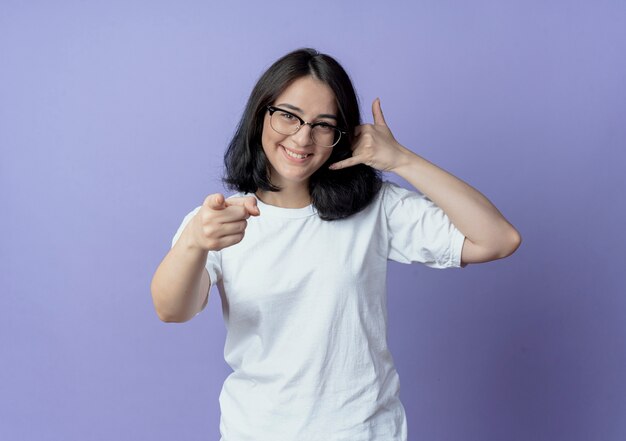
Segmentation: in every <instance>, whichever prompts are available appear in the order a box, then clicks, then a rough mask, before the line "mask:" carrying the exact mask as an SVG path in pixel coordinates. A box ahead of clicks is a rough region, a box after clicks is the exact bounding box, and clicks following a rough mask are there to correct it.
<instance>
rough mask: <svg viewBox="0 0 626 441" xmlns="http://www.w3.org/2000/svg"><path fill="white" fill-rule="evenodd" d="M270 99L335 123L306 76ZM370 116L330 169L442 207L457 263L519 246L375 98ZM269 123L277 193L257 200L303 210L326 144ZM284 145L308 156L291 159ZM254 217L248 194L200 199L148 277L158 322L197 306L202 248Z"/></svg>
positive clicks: (241, 229) (331, 106)
mask: <svg viewBox="0 0 626 441" xmlns="http://www.w3.org/2000/svg"><path fill="white" fill-rule="evenodd" d="M274 104H275V105H276V106H278V107H280V106H281V105H283V107H284V105H288V106H291V108H289V110H290V111H292V112H293V113H295V114H297V115H298V116H300V117H301V118H302V119H303V120H305V121H308V122H316V121H321V120H324V121H327V122H329V123H331V124H333V123H335V121H333V120H332V119H330V118H328V117H323V118H322V117H320V115H324V114H326V115H335V114H336V112H337V108H336V102H335V96H334V94H333V92H332V90H331V89H330V88H329V87H328V86H327V85H325V84H324V83H322V82H320V81H319V80H316V79H315V78H313V77H310V76H309V77H303V78H300V79H298V80H296V81H294V82H293V83H292V84H291V85H290V86H289V87H288V88H287V89H285V91H284V92H283V93H282V94H281V95H280V96H279V97H278V98H277V100H276V103H274ZM294 107H295V108H298V109H300V110H297V111H296V110H294V109H293V108H294ZM372 116H373V120H374V122H373V124H363V125H361V126H359V127H357V128H356V129H355V135H356V140H355V142H354V144H353V146H352V150H353V152H352V157H351V158H349V159H346V160H343V161H340V162H337V163H335V164H332V165H331V166H330V168H331V169H333V170H338V169H341V168H345V167H352V166H354V165H356V164H367V165H369V166H370V167H373V168H375V169H378V170H382V171H386V172H390V173H395V174H397V175H398V176H400V177H402V178H404V179H405V180H406V181H408V182H409V183H410V184H411V185H413V187H415V189H416V190H418V191H419V192H421V193H422V194H424V195H426V196H427V197H428V198H429V199H431V200H432V201H433V202H434V203H435V204H437V205H438V206H439V207H440V208H441V209H443V211H444V212H445V213H446V214H447V215H448V217H449V218H450V220H451V221H452V222H453V223H454V225H455V226H456V227H457V228H458V229H459V230H460V231H461V232H462V233H463V234H464V235H465V241H464V244H463V250H462V254H461V264H462V265H463V266H465V265H467V264H468V263H479V262H488V261H491V260H495V259H500V258H503V257H506V256H508V255H510V254H512V253H513V252H514V251H515V250H516V249H517V248H518V247H519V245H520V243H521V237H520V235H519V233H518V232H517V230H516V229H515V228H514V227H513V226H512V225H511V224H510V223H509V222H508V221H507V220H506V219H505V218H504V216H502V214H501V213H500V212H499V211H498V209H497V208H496V207H495V206H494V205H493V204H492V203H491V202H490V201H489V200H488V199H487V198H486V197H485V196H483V195H482V194H481V193H480V192H478V191H477V190H476V189H474V188H473V187H471V186H470V185H468V184H467V183H465V182H463V181H462V180H460V179H459V178H457V177H455V176H453V175H452V174H450V173H448V172H446V171H445V170H443V169H441V168H439V167H437V166H436V165H434V164H432V163H430V162H429V161H427V160H426V159H424V158H422V157H421V156H419V155H417V154H416V153H414V152H412V151H411V150H409V149H408V148H406V147H404V146H403V145H401V144H400V143H399V142H398V141H397V140H396V139H395V138H394V136H393V133H392V132H391V129H390V128H389V126H388V125H387V122H386V121H385V118H384V116H383V112H382V109H381V105H380V99H378V98H377V99H376V100H374V102H373V104H372ZM269 121H270V118H269V113H266V115H265V119H264V122H263V134H262V145H263V150H264V152H265V154H266V155H267V157H268V159H269V162H270V179H271V181H272V183H273V184H274V185H278V186H279V187H281V191H279V192H263V191H259V192H257V197H258V198H259V199H260V200H262V201H263V202H265V203H267V204H270V205H275V206H278V207H284V208H301V207H305V206H307V205H309V204H310V203H311V199H310V195H309V190H308V182H309V178H310V177H311V175H312V174H313V173H314V172H315V171H316V170H317V169H318V168H319V167H321V166H323V164H324V163H325V162H326V160H327V159H328V158H329V157H330V154H331V151H332V149H330V148H327V147H321V146H317V145H315V144H313V142H312V140H311V136H310V130H311V129H310V127H309V126H308V125H305V126H303V127H301V128H300V130H299V131H298V132H297V133H295V134H293V135H281V134H279V133H277V132H276V131H274V130H273V129H272V128H271V126H270V123H269ZM287 150H291V151H292V152H295V153H298V154H306V155H307V156H306V158H304V159H299V160H298V159H293V158H291V157H290V156H289V155H288V154H287ZM259 215H260V212H259V208H258V207H257V204H256V199H255V198H254V197H240V198H229V199H225V198H224V196H223V195H222V194H220V193H215V194H211V195H209V196H207V197H206V199H205V200H204V202H203V204H202V206H201V208H200V210H199V211H198V213H197V214H196V215H195V216H194V217H193V218H192V220H191V221H190V222H189V224H188V225H187V226H186V227H185V229H184V230H183V232H182V233H181V236H180V238H179V240H178V242H177V243H176V244H175V245H174V247H173V248H172V249H171V250H170V251H169V252H168V254H167V255H166V256H165V258H164V259H163V261H162V262H161V264H160V265H159V267H158V268H157V271H156V272H155V275H154V277H153V279H152V285H151V291H152V299H153V302H154V306H155V309H156V311H157V314H158V315H159V318H161V320H163V321H166V322H184V321H187V320H189V319H190V318H192V317H193V316H194V315H195V314H196V313H198V312H199V311H200V310H201V309H202V308H204V306H205V305H206V303H207V301H208V291H209V287H210V283H211V281H210V280H209V275H208V273H207V271H206V269H205V268H204V265H205V263H206V259H207V254H208V252H209V251H210V250H221V249H223V248H226V247H229V246H232V245H234V244H236V243H239V242H240V241H241V240H243V237H244V234H245V229H246V226H247V219H249V217H250V216H259Z"/></svg>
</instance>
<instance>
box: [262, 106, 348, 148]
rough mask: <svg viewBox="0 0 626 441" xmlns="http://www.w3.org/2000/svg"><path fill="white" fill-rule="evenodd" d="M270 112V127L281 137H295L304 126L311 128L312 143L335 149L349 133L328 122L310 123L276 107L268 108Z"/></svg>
mask: <svg viewBox="0 0 626 441" xmlns="http://www.w3.org/2000/svg"><path fill="white" fill-rule="evenodd" d="M267 110H268V111H269V112H270V126H272V129H274V130H275V131H276V132H278V133H280V134H281V135H293V134H295V133H296V132H297V131H298V130H300V128H301V127H302V126H305V125H309V126H311V141H313V143H314V144H316V145H319V146H321V147H334V146H336V145H337V143H338V142H339V140H340V139H341V135H345V134H346V133H347V132H344V131H343V130H339V129H338V128H337V127H335V126H333V125H330V124H328V123H326V122H321V121H320V122H316V123H309V122H306V121H304V120H303V119H302V118H300V117H299V116H298V115H294V114H293V113H291V112H288V111H287V110H283V109H279V108H278V107H274V106H267Z"/></svg>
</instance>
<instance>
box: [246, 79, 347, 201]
mask: <svg viewBox="0 0 626 441" xmlns="http://www.w3.org/2000/svg"><path fill="white" fill-rule="evenodd" d="M274 105H275V106H276V107H280V108H284V109H285V110H289V111H291V112H292V113H294V114H296V115H298V116H299V117H300V118H302V119H303V120H305V121H308V122H318V121H325V122H328V123H329V124H333V125H336V124H337V122H336V120H334V119H331V118H328V117H320V115H336V114H337V104H336V100H335V94H334V93H333V91H332V90H331V89H330V87H328V86H327V85H326V84H325V83H322V82H321V81H319V80H316V79H315V78H313V77H311V76H307V77H302V78H299V79H297V80H295V81H294V82H293V83H292V84H291V85H290V86H289V87H287V88H286V89H285V90H284V91H283V93H281V94H280V95H279V96H278V97H277V98H276V102H275V104H274ZM294 108H297V109H301V110H294ZM261 143H262V145H263V151H264V152H265V155H266V156H267V159H268V160H269V163H270V179H271V181H272V184H274V185H277V186H278V187H280V188H281V191H279V192H269V191H268V192H264V191H258V192H257V196H258V197H259V199H261V200H262V201H263V202H265V203H267V204H270V205H275V206H278V207H283V208H302V207H306V206H307V205H309V204H310V203H311V197H310V195H309V178H310V177H311V175H312V174H313V173H315V171H317V169H319V168H320V167H321V166H322V164H324V163H325V162H326V161H327V160H328V158H329V157H330V155H331V153H332V148H328V147H321V146H318V145H315V144H314V143H313V141H312V140H311V127H310V126H308V125H303V126H302V127H300V130H298V131H297V132H296V133H295V134H293V135H282V134H280V133H278V132H276V131H275V130H274V129H272V127H271V126H270V114H269V112H266V114H265V119H264V120H263V134H262V136H261ZM287 150H288V151H291V152H294V153H297V154H302V155H307V157H306V158H305V159H294V158H292V157H290V156H289V155H288V154H287Z"/></svg>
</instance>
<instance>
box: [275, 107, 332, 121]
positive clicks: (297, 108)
mask: <svg viewBox="0 0 626 441" xmlns="http://www.w3.org/2000/svg"><path fill="white" fill-rule="evenodd" d="M276 107H286V108H288V109H291V110H295V111H296V112H300V113H304V110H302V109H301V108H299V107H296V106H292V105H291V104H287V103H281V104H276ZM317 118H330V119H334V120H335V121H337V115H330V114H328V113H321V114H319V115H317Z"/></svg>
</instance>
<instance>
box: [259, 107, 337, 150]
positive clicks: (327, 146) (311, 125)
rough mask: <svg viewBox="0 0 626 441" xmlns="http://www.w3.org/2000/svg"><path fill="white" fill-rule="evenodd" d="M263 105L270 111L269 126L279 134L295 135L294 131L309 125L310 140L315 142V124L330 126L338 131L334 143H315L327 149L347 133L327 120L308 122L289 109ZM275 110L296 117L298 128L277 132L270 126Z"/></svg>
mask: <svg viewBox="0 0 626 441" xmlns="http://www.w3.org/2000/svg"><path fill="white" fill-rule="evenodd" d="M265 107H266V109H267V111H268V112H269V113H270V127H271V128H272V130H274V131H275V132H276V133H280V134H281V135H287V136H291V135H295V134H296V133H298V132H299V131H300V129H301V128H302V127H303V126H306V125H308V126H310V127H311V133H310V134H309V137H310V138H311V141H312V142H313V143H315V140H314V139H313V129H314V128H315V127H316V126H321V125H325V126H328V127H331V128H332V129H334V130H336V131H337V132H339V136H338V137H337V141H335V143H334V144H333V145H320V144H317V145H319V146H320V147H324V148H329V149H331V148H333V147H335V146H336V145H337V144H339V141H341V136H342V135H347V134H348V132H346V131H345V130H341V129H340V128H339V127H337V126H333V125H332V124H328V123H327V122H324V121H319V122H315V123H310V122H306V121H305V120H303V119H302V118H300V117H299V116H298V115H296V114H294V113H292V112H290V111H289V110H285V109H281V108H280V107H276V106H271V105H268V106H265ZM276 111H280V112H284V113H288V114H289V115H291V116H293V117H294V118H296V119H297V120H298V121H299V122H300V125H299V126H298V128H297V129H296V131H295V132H293V133H281V132H279V131H278V130H276V129H275V128H274V126H272V122H271V121H272V115H274V112H276Z"/></svg>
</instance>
